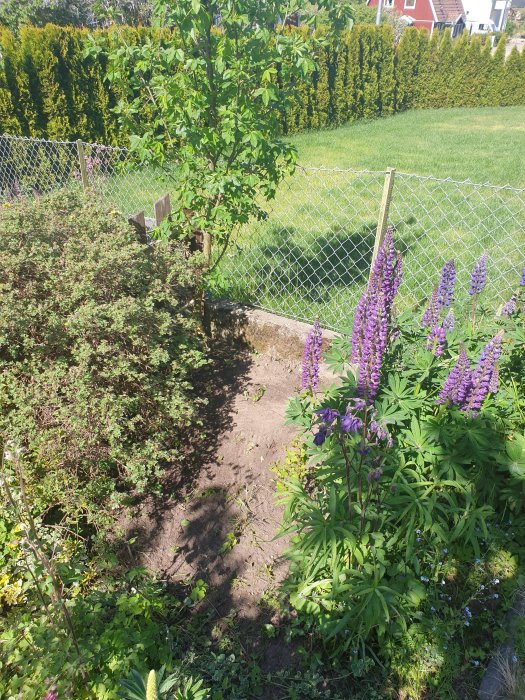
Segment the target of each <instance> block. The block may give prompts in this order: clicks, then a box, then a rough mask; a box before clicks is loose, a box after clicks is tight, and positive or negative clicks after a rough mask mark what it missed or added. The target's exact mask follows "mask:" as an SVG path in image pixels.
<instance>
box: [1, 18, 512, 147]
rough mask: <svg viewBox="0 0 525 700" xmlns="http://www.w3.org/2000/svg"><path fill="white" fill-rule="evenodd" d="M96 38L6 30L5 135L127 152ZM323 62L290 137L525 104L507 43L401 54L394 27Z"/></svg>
mask: <svg viewBox="0 0 525 700" xmlns="http://www.w3.org/2000/svg"><path fill="white" fill-rule="evenodd" d="M124 31H125V33H126V41H128V42H131V43H135V42H137V43H140V42H141V41H142V40H143V38H144V37H145V36H147V34H148V32H152V31H154V30H152V29H148V28H144V27H138V28H133V27H127V28H125V29H124ZM297 31H303V32H305V31H306V30H305V29H304V28H301V29H299V30H297ZM89 36H90V35H89V33H88V32H87V31H86V30H83V29H77V28H73V27H57V26H54V25H47V26H46V27H44V28H42V29H37V28H34V27H23V28H22V29H21V31H20V34H19V35H18V36H17V37H16V38H15V36H14V35H13V34H12V33H11V32H10V31H9V30H7V29H0V53H1V60H0V133H10V134H22V135H24V136H31V137H42V138H49V139H57V140H60V139H66V140H73V139H76V138H82V139H85V140H86V141H98V142H102V143H107V144H116V143H126V142H127V137H128V135H127V134H126V130H125V129H122V128H120V127H119V125H118V116H117V114H116V113H115V111H114V108H115V106H116V104H117V102H118V98H119V95H118V94H115V92H114V91H113V90H112V89H111V88H110V86H109V84H108V82H107V81H106V80H105V72H106V62H107V61H106V58H105V57H106V55H107V52H108V51H109V50H110V48H111V46H114V45H115V44H116V42H117V41H119V35H118V34H117V32H116V31H115V30H114V29H111V28H110V29H107V30H101V31H98V32H95V38H97V39H98V40H99V41H100V42H102V43H103V45H104V47H105V48H104V51H103V52H102V53H101V54H99V55H98V56H97V57H95V56H94V55H93V54H90V53H89V52H88V51H86V45H87V39H88V37H89ZM91 36H93V35H91ZM166 36H167V38H169V34H167V35H166ZM316 58H317V61H318V69H317V71H316V72H315V74H314V75H313V77H312V78H311V79H310V80H309V81H303V82H299V83H298V84H297V85H295V86H294V87H295V89H296V95H297V97H296V100H295V101H294V103H293V104H292V105H291V106H290V107H289V108H288V109H287V111H286V113H285V115H284V117H283V131H284V133H286V134H292V133H296V132H298V131H303V130H305V129H320V128H325V127H328V126H337V125H339V124H343V123H345V122H348V121H352V120H355V119H363V118H364V119H372V118H375V117H380V116H386V115H390V114H394V113H396V112H400V111H404V110H407V109H414V108H430V107H470V106H505V105H523V104H525V52H522V53H521V54H520V53H519V52H518V51H517V50H516V49H514V50H513V51H512V52H511V53H510V55H509V56H508V58H505V38H504V37H503V38H502V39H501V40H500V42H499V44H498V46H497V49H496V51H494V52H493V51H492V47H491V45H490V43H489V42H488V41H486V40H482V39H481V38H480V37H478V36H473V37H469V36H468V35H467V34H464V35H463V36H461V37H460V38H459V39H457V40H455V41H453V40H452V39H451V36H450V32H448V31H447V32H445V33H443V34H439V33H438V32H434V34H433V35H432V36H431V37H430V36H429V34H428V33H427V32H426V31H421V30H417V29H415V28H413V27H410V28H408V29H406V30H405V31H404V32H403V35H402V37H401V40H400V42H399V44H398V45H397V47H396V46H394V38H393V32H392V28H391V27H390V26H389V25H382V26H379V27H376V26H374V25H363V24H361V25H356V26H355V27H354V28H353V29H352V30H351V31H349V32H347V33H346V34H345V35H344V36H343V38H342V42H340V44H339V45H337V46H335V45H334V44H333V43H331V42H330V41H329V40H327V41H326V42H324V43H323V45H322V46H321V47H319V48H317V49H316Z"/></svg>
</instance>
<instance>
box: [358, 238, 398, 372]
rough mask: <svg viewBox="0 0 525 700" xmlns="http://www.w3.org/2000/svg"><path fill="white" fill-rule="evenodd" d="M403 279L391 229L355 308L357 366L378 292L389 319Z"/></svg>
mask: <svg viewBox="0 0 525 700" xmlns="http://www.w3.org/2000/svg"><path fill="white" fill-rule="evenodd" d="M402 275H403V261H402V259H401V255H400V253H398V252H397V251H396V249H395V246H394V239H393V232H392V228H391V227H390V228H389V229H388V230H387V232H386V234H385V239H384V241H383V244H382V245H381V247H380V248H379V251H378V253H377V256H376V259H375V261H374V265H373V267H372V272H371V274H370V280H369V282H368V285H367V288H366V290H365V291H364V293H363V295H362V296H361V298H360V299H359V302H358V304H357V307H356V311H355V315H354V327H353V331H352V354H351V361H352V362H353V363H354V364H359V362H360V360H361V355H362V352H363V343H364V339H365V328H366V325H367V319H368V315H369V312H370V309H371V308H372V307H374V306H375V304H376V295H377V294H378V293H379V292H382V293H383V295H384V302H385V309H386V312H387V314H388V316H389V317H390V314H391V311H392V305H393V303H394V297H395V295H396V292H397V290H398V288H399V285H400V284H401V279H402Z"/></svg>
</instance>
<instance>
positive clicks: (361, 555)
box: [283, 234, 525, 675]
mask: <svg viewBox="0 0 525 700" xmlns="http://www.w3.org/2000/svg"><path fill="white" fill-rule="evenodd" d="M401 270H402V267H401V258H400V256H399V254H397V253H396V251H395V249H394V244H393V240H392V236H391V234H389V236H388V237H387V239H386V241H385V244H384V245H383V247H382V249H381V250H380V253H379V255H378V257H377V260H376V263H375V266H374V270H373V273H372V276H371V279H370V282H369V286H368V289H367V290H366V292H365V293H364V295H363V297H362V299H361V301H360V302H359V304H358V307H357V310H356V315H355V320H354V330H353V334H352V338H351V340H350V339H342V340H340V341H338V344H337V345H338V348H335V349H333V350H332V353H331V357H332V364H333V365H334V366H335V367H337V368H338V369H339V370H341V369H346V370H347V374H346V376H344V378H343V380H342V383H341V385H340V386H338V387H331V388H330V389H329V390H328V391H327V392H326V394H324V395H323V394H322V393H317V392H316V391H315V382H313V381H312V382H311V387H310V388H309V389H307V390H306V391H304V392H303V393H302V394H301V395H300V396H299V397H298V398H296V399H293V400H292V401H291V403H290V406H289V410H288V417H289V420H290V422H292V423H295V424H296V425H298V426H300V427H301V428H302V429H303V430H304V431H306V432H305V438H304V447H305V450H306V452H307V455H308V457H309V464H310V467H309V470H308V473H307V476H306V479H303V480H299V479H297V478H292V479H289V481H288V484H287V488H286V490H285V493H284V496H283V501H284V503H285V504H286V513H285V530H286V532H288V533H289V534H292V537H293V539H292V544H291V547H290V550H289V557H290V559H291V577H290V580H289V582H288V586H289V590H290V594H291V602H292V604H293V606H294V607H295V608H296V609H297V610H298V611H299V614H300V616H301V617H302V619H303V621H304V622H305V624H306V625H307V627H309V628H312V629H314V630H315V631H316V632H317V634H318V635H319V636H320V638H321V640H322V642H323V643H324V645H325V648H326V649H327V650H328V651H329V652H330V653H331V654H333V655H334V656H339V655H342V654H349V653H350V658H351V659H353V662H352V670H353V671H354V673H356V674H357V675H360V674H362V673H364V672H365V671H366V669H367V668H368V667H369V665H370V663H373V662H372V659H377V657H378V656H379V657H383V659H385V658H386V659H387V660H388V657H389V654H390V652H391V651H392V650H395V648H396V646H397V644H398V643H399V640H400V639H401V638H402V637H403V638H406V635H407V634H409V635H410V634H411V632H410V630H411V628H412V625H414V624H416V623H417V622H421V621H422V620H423V619H424V618H425V614H429V612H430V608H431V607H432V609H433V613H432V614H433V615H434V618H433V623H432V624H433V625H434V626H437V625H438V623H439V622H440V620H446V619H447V603H446V599H447V596H448V594H449V593H450V591H449V589H448V587H447V584H451V583H453V580H454V578H455V574H454V573H451V572H452V569H453V567H452V564H451V561H452V559H453V557H455V558H456V559H457V561H459V562H463V561H470V562H472V561H474V560H476V559H479V558H480V557H481V556H482V555H483V553H484V552H485V551H486V550H487V547H488V546H489V543H490V541H491V536H490V535H489V531H490V524H491V523H497V522H498V521H499V519H500V518H502V517H503V515H505V514H506V513H507V515H506V518H508V512H509V510H510V511H511V513H512V519H513V521H514V528H515V529H516V531H517V532H518V533H519V531H520V528H521V530H522V531H523V529H522V527H521V524H522V523H523V511H524V506H525V500H524V498H523V485H524V483H525V460H524V455H525V452H524V445H525V441H524V440H525V439H524V437H523V434H522V433H523V408H524V405H525V402H524V398H523V397H524V395H525V391H524V390H525V384H524V377H525V372H524V365H523V362H524V356H523V347H524V339H525V328H524V324H523V319H524V311H525V296H524V295H523V291H525V288H523V287H521V288H520V289H521V297H520V296H519V294H520V293H519V292H517V293H516V295H515V297H513V299H512V300H510V301H509V302H508V303H507V304H505V305H504V306H503V308H502V309H501V315H500V316H498V317H497V318H492V319H491V318H490V316H489V314H488V313H487V312H486V311H485V310H483V308H481V313H480V309H479V308H478V307H479V305H480V303H481V304H482V302H483V289H484V286H485V281H486V276H487V257H486V256H485V255H484V256H482V257H481V258H480V260H479V262H478V264H477V265H476V267H475V269H474V271H473V274H472V281H471V289H470V292H471V295H472V296H471V298H472V302H471V304H470V309H469V310H465V311H464V312H463V310H462V309H463V306H464V305H458V306H457V307H456V309H455V310H456V316H457V317H458V318H457V319H455V318H454V315H453V312H452V311H451V308H452V307H451V305H452V298H453V294H454V283H455V269H454V263H453V261H449V263H447V265H445V268H444V270H443V274H442V279H441V281H440V283H439V286H436V288H435V290H434V292H433V293H432V294H431V297H430V302H429V306H428V309H427V310H426V311H425V313H424V314H423V315H422V318H421V316H420V317H419V318H415V317H414V315H413V314H405V315H403V316H401V317H400V318H399V319H397V320H396V319H395V315H394V299H395V294H396V291H397V287H398V285H399V283H400V281H401ZM436 281H437V280H436ZM518 281H519V277H518V275H517V280H516V284H517V285H518ZM522 282H523V284H525V281H524V280H523V279H522ZM480 319H482V320H481V321H480ZM338 350H339V353H340V355H339V361H338V360H337V354H338ZM305 361H306V362H307V363H310V364H311V363H313V364H316V362H317V360H316V358H315V355H312V354H309V353H305ZM307 369H308V371H305V373H304V376H307V377H308V376H310V377H316V376H317V369H316V368H315V367H313V368H312V367H310V366H309V367H308V368H307ZM348 370H349V371H348ZM312 429H313V430H314V432H315V436H314V438H313V439H312V434H311V431H312ZM496 598H497V595H496ZM467 610H468V608H467ZM449 617H450V616H449ZM464 619H465V618H464V617H462V616H461V615H460V616H458V615H456V617H455V620H452V623H453V624H454V625H455V631H456V632H458V631H459V632H461V631H462V629H463V623H464ZM467 621H468V620H467ZM449 622H450V620H449ZM449 632H450V629H449ZM396 640H397V642H396Z"/></svg>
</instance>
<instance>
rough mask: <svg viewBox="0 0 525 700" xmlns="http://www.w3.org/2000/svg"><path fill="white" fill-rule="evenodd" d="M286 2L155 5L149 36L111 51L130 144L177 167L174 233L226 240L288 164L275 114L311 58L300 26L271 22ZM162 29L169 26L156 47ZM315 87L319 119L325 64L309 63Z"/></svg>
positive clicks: (324, 107)
mask: <svg viewBox="0 0 525 700" xmlns="http://www.w3.org/2000/svg"><path fill="white" fill-rule="evenodd" d="M317 4H318V6H319V7H320V8H322V9H325V10H326V11H327V12H328V15H329V17H330V19H331V21H332V23H337V22H338V21H342V20H343V19H344V17H345V14H344V9H345V8H344V3H342V2H339V0H338V1H335V0H321V1H320V2H318V3H317ZM301 7H302V5H301V3H299V5H298V7H297V10H300V9H301ZM288 9H289V8H288V5H287V4H286V3H285V2H277V3H252V2H249V1H247V0H234V1H233V2H230V1H223V0H212V1H211V0H210V1H208V0H207V1H205V2H204V1H203V2H201V0H178V2H176V3H175V2H172V1H168V0H162V1H159V2H157V3H156V5H155V8H154V15H153V24H154V26H155V28H156V29H157V30H159V32H158V33H157V35H155V33H150V34H149V35H148V36H147V37H146V38H145V41H144V42H143V43H142V44H141V45H140V46H133V45H130V44H128V43H127V42H126V41H125V38H124V36H121V37H120V43H119V45H118V46H117V47H116V48H115V50H114V51H113V52H112V53H111V54H110V67H109V73H108V75H109V77H110V79H111V81H112V83H113V85H114V86H115V88H116V90H117V91H118V92H119V95H120V100H119V114H120V119H121V122H122V124H123V126H124V127H125V128H126V129H127V130H128V131H129V132H130V133H132V137H131V148H132V150H133V151H134V152H135V153H136V154H137V155H138V156H139V158H140V159H141V160H143V161H145V162H147V163H150V164H151V163H153V164H156V165H161V166H162V165H164V164H165V163H166V162H173V161H175V160H178V161H179V162H180V163H181V166H180V168H179V170H178V172H177V177H176V181H174V183H173V184H174V189H173V191H172V192H173V198H172V203H173V214H172V219H173V225H174V227H176V228H177V229H178V230H179V231H180V230H182V231H183V232H184V231H187V232H189V233H191V232H192V231H194V230H201V231H204V232H205V233H206V234H209V235H210V236H212V237H213V239H214V240H215V241H216V242H218V243H219V244H220V245H223V244H224V245H226V244H227V243H228V240H229V236H230V235H231V231H232V228H233V227H234V226H235V225H236V224H242V223H245V222H246V221H247V220H248V219H249V218H250V217H252V216H254V217H256V218H261V217H262V216H264V211H263V210H262V208H261V205H260V198H262V199H263V200H268V199H272V198H273V197H274V195H275V192H276V188H277V185H278V184H279V182H280V181H281V180H282V179H283V178H284V177H285V175H287V174H290V173H291V172H292V171H293V166H294V162H295V150H294V148H293V147H292V146H291V145H290V144H289V143H286V142H284V141H282V140H281V139H280V136H279V135H280V130H281V115H282V114H283V111H284V110H285V108H286V107H287V106H288V105H290V104H291V95H290V92H291V87H292V86H293V84H294V82H295V81H296V80H297V78H299V77H307V76H309V75H310V74H311V73H312V71H313V69H314V67H315V64H314V61H313V60H312V58H311V56H310V50H311V43H310V42H308V41H306V38H305V36H304V35H303V33H302V32H293V31H288V30H287V28H286V27H283V26H282V25H280V24H279V22H280V21H281V19H280V18H283V17H286V16H287V12H288ZM217 17H220V23H219V25H218V26H216V18H217ZM313 19H314V18H313V17H312V21H313ZM166 27H169V28H170V29H172V30H173V33H172V35H171V37H170V40H169V41H166V42H164V41H163V39H162V31H163V30H164V28H166ZM312 41H314V42H316V39H315V37H314V38H313V39H312ZM95 50H96V47H95ZM320 51H321V56H323V52H324V53H325V54H326V55H328V54H329V51H330V50H329V47H328V46H324V45H323V46H321V47H320ZM316 87H317V92H316V103H317V107H318V110H317V113H318V115H319V119H318V122H319V126H324V125H326V124H327V123H328V118H329V113H328V109H329V101H330V98H329V76H328V61H327V60H321V61H320V64H319V68H318V71H317V77H316ZM146 113H147V118H145V116H146ZM205 249H206V252H207V253H208V252H209V239H208V238H205Z"/></svg>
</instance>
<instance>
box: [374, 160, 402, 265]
mask: <svg viewBox="0 0 525 700" xmlns="http://www.w3.org/2000/svg"><path fill="white" fill-rule="evenodd" d="M395 176H396V169H395V168H387V169H386V171H385V184H384V186H383V197H382V198H381V208H380V210H379V221H378V223H377V230H376V238H375V241H374V252H373V253H372V261H371V263H370V274H372V267H373V266H374V262H375V259H376V257H377V254H378V252H379V248H381V244H382V243H383V240H384V238H385V233H386V230H387V226H388V212H389V210H390V202H391V201H392V190H393V189H394V179H395Z"/></svg>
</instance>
